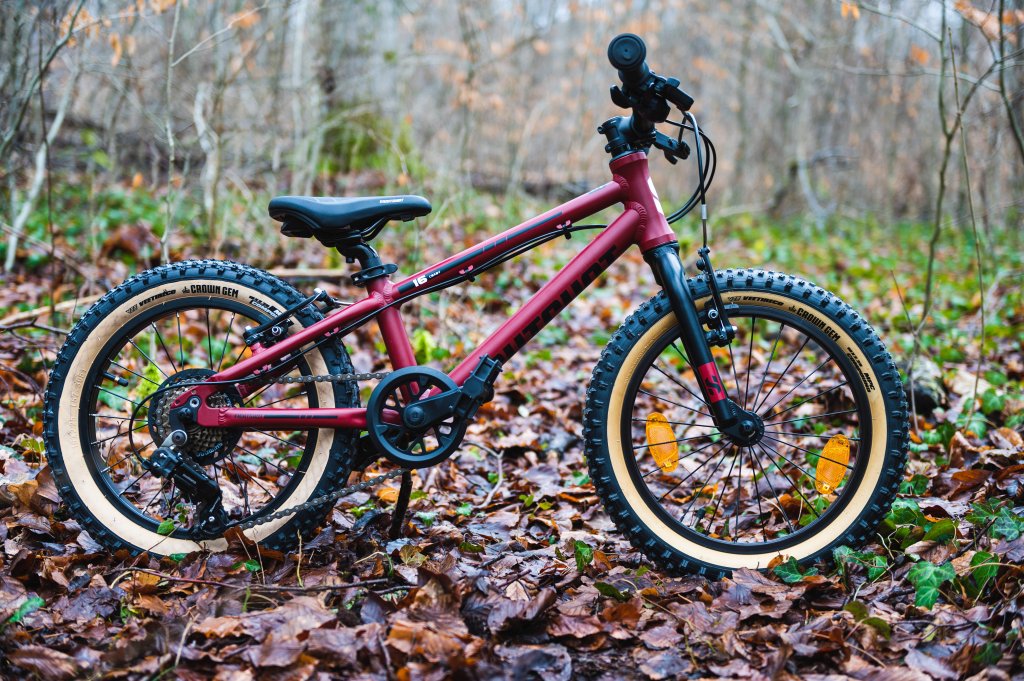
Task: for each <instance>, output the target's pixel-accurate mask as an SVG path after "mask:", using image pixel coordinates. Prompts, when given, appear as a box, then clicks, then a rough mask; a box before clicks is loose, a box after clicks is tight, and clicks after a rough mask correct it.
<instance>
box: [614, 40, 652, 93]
mask: <svg viewBox="0 0 1024 681" xmlns="http://www.w3.org/2000/svg"><path fill="white" fill-rule="evenodd" d="M646 59H647V46H646V45H644V41H643V40H641V39H640V36H638V35H634V34H632V33H623V34H621V35H617V36H615V37H614V38H612V41H611V42H610V43H608V61H610V62H611V63H612V66H614V67H615V68H616V69H617V70H618V72H619V80H621V81H622V84H623V85H625V86H626V87H627V88H634V87H639V86H640V85H641V84H643V82H644V81H645V80H647V76H649V75H650V74H651V70H650V69H649V68H648V67H647V62H646V61H645V60H646Z"/></svg>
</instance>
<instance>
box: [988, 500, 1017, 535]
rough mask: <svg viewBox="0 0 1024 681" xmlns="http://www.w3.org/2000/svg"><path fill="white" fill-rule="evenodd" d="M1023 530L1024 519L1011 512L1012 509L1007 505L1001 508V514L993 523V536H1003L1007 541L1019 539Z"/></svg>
mask: <svg viewBox="0 0 1024 681" xmlns="http://www.w3.org/2000/svg"><path fill="white" fill-rule="evenodd" d="M1022 532H1024V519H1022V518H1021V517H1020V516H1018V515H1016V514H1015V513H1011V512H1010V509H1008V508H1006V507H1005V506H1004V507H1003V508H1001V509H999V515H998V516H997V517H996V521H995V523H993V525H992V529H991V533H992V536H993V537H997V538H998V537H1003V538H1004V539H1006V540H1007V541H1013V540H1014V539H1018V538H1019V537H1020V535H1021V533H1022Z"/></svg>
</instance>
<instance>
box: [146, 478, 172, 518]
mask: <svg viewBox="0 0 1024 681" xmlns="http://www.w3.org/2000/svg"><path fill="white" fill-rule="evenodd" d="M171 480H172V478H168V479H167V480H164V484H162V485H160V489H158V490H157V492H156V494H154V495H153V498H152V499H150V500H149V503H148V504H146V506H145V507H144V508H143V509H142V515H146V511H148V510H149V508H150V507H151V506H152V505H153V502H154V501H156V500H157V499H159V498H160V495H162V494H163V493H164V490H165V489H167V485H169V484H170V482H171Z"/></svg>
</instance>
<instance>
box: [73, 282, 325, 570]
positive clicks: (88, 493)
mask: <svg viewBox="0 0 1024 681" xmlns="http://www.w3.org/2000/svg"><path fill="white" fill-rule="evenodd" d="M220 284H222V285H220V286H218V281H217V280H212V279H209V278H203V277H196V278H194V279H190V278H187V277H184V278H182V279H175V280H172V281H167V282H165V283H163V284H160V285H156V286H152V287H149V288H147V289H145V290H144V291H142V292H140V293H139V294H137V295H135V296H133V297H132V298H130V299H129V300H127V301H126V302H124V303H122V304H120V305H118V307H117V308H116V309H115V310H113V311H112V312H110V313H109V314H107V316H106V317H104V318H103V319H102V320H101V321H100V323H99V324H98V325H97V327H96V328H95V329H93V330H92V331H91V332H90V333H89V335H88V337H87V338H86V340H85V342H84V343H82V345H81V346H80V347H79V348H78V351H77V353H76V354H75V357H74V360H73V361H72V363H71V366H70V368H69V369H68V372H67V374H66V376H67V377H68V379H67V380H66V381H65V382H64V385H62V386H61V387H60V400H59V403H58V404H59V406H58V413H57V418H58V421H57V423H58V437H59V443H60V452H61V456H62V458H63V463H64V468H65V470H66V472H67V475H68V477H69V480H70V483H71V485H72V486H73V487H74V491H75V493H76V494H77V495H78V497H79V498H80V499H81V501H82V502H83V503H84V504H85V506H86V507H87V508H88V509H89V512H90V513H92V515H93V516H94V517H95V518H96V520H97V521H98V522H100V523H101V524H103V526H104V527H105V528H106V529H107V531H109V532H110V533H112V534H114V535H116V536H117V538H119V539H120V540H122V541H124V542H126V543H128V544H130V545H132V546H134V547H136V548H138V549H140V550H143V551H148V552H150V553H154V554H158V555H171V554H176V553H190V552H192V551H197V550H200V549H206V550H209V551H223V550H224V549H225V548H227V542H226V541H225V540H223V539H217V540H214V541H204V542H194V541H190V540H185V539H179V538H175V537H164V536H161V535H159V534H157V533H156V532H154V531H152V530H149V529H147V528H145V527H142V526H141V525H138V524H136V523H135V522H133V521H132V520H131V519H130V518H129V517H128V516H126V515H125V513H123V512H122V511H121V510H119V509H118V507H117V506H115V505H114V504H113V503H112V502H111V501H110V499H108V498H107V496H106V494H104V492H103V490H102V489H100V487H99V485H98V484H97V482H96V480H95V479H94V478H93V474H92V472H91V471H90V470H89V466H88V463H87V462H86V457H87V456H88V455H87V454H86V452H85V451H84V449H83V442H82V441H81V438H80V427H79V419H80V414H79V407H80V404H81V400H82V390H83V387H84V383H85V380H86V376H87V375H88V373H89V370H90V368H91V367H92V366H93V364H94V363H95V362H96V360H97V355H98V353H99V352H100V351H101V350H102V348H103V346H104V345H105V344H106V342H107V340H108V339H109V338H110V337H111V336H113V335H114V334H116V333H117V332H118V331H119V330H120V329H121V328H123V327H125V326H128V325H129V324H131V323H132V320H133V319H134V318H135V317H137V316H138V315H139V314H140V313H142V312H144V311H145V310H146V305H149V304H153V303H156V302H159V303H161V304H162V303H166V302H170V301H173V300H176V299H181V298H196V297H197V296H196V294H195V293H191V292H190V291H192V290H193V289H192V288H191V287H192V286H194V285H199V286H202V287H203V288H201V289H198V290H200V291H203V292H204V293H203V295H202V299H203V300H210V299H223V300H229V301H231V302H234V303H238V302H241V303H243V304H244V305H246V306H247V307H250V308H251V309H252V310H253V311H254V312H257V313H261V314H263V315H264V316H266V314H267V312H266V310H261V309H260V307H259V305H260V304H262V305H264V306H268V308H269V309H278V310H280V309H281V303H280V302H278V301H275V300H274V299H272V298H271V297H269V296H268V295H266V294H265V293H263V292H262V291H259V290H257V289H254V288H250V287H249V286H247V285H245V284H244V283H241V282H238V281H235V280H226V281H224V282H220ZM211 285H213V286H211ZM218 288H219V289H220V290H222V291H234V292H235V293H234V294H230V293H229V294H224V293H216V292H212V293H211V292H210V291H216V290H218ZM154 296H159V298H158V299H154ZM247 301H248V302H247ZM297 321H298V320H296V322H297ZM306 360H307V362H308V363H309V368H310V371H311V372H312V373H313V374H326V373H330V372H329V371H328V368H327V366H326V364H325V362H324V359H323V356H322V355H321V354H320V352H319V351H318V350H312V351H310V352H309V353H308V354H307V355H306ZM314 385H315V386H316V390H317V399H318V400H319V405H320V407H334V406H335V396H334V389H333V387H332V385H331V384H328V383H316V384H314ZM334 435H335V433H334V431H333V430H330V429H324V428H322V429H320V430H319V431H318V434H317V442H316V450H315V451H314V452H313V456H312V459H311V460H310V463H309V467H308V469H307V470H306V473H305V475H304V476H303V478H302V480H301V481H300V482H299V484H298V485H296V487H295V488H294V489H293V490H292V492H291V494H289V496H288V497H287V498H286V499H284V500H283V502H282V505H281V508H287V507H289V506H293V505H295V504H301V503H303V502H305V501H307V500H308V499H309V497H310V495H311V494H312V493H313V492H314V490H315V489H316V488H317V485H318V484H319V482H320V479H321V478H322V477H323V475H324V472H325V470H326V467H327V465H328V462H329V460H330V456H331V448H332V446H333V442H334ZM292 517H294V516H289V517H288V518H281V519H279V520H275V521H273V522H270V523H267V524H265V525H260V526H258V527H255V528H253V529H251V530H246V531H245V535H246V536H247V537H249V538H250V539H252V540H254V541H261V540H263V539H265V538H267V537H269V536H271V535H272V534H274V533H275V532H277V531H278V530H279V529H281V527H283V526H284V525H285V524H287V523H288V522H290V521H291V519H292Z"/></svg>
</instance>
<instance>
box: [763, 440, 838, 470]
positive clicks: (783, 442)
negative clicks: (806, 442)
mask: <svg viewBox="0 0 1024 681" xmlns="http://www.w3.org/2000/svg"><path fill="white" fill-rule="evenodd" d="M765 437H766V438H768V439H769V440H771V441H773V442H778V443H779V444H781V445H786V446H787V447H792V448H793V449H799V450H800V451H801V452H805V453H807V454H810V455H811V456H816V457H818V458H819V459H825V461H831V462H832V463H834V464H835V465H837V466H842V467H843V468H845V469H846V470H848V471H849V470H853V466H851V465H850V464H846V463H839V462H838V461H836V460H835V459H830V458H828V457H827V456H825V455H823V454H819V453H818V452H812V451H811V450H809V449H804V448H803V447H800V446H798V445H795V444H793V443H792V442H786V441H785V440H780V439H778V438H775V437H769V436H768V435H765ZM780 456H781V455H780ZM808 477H809V476H808Z"/></svg>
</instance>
